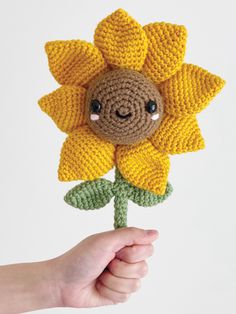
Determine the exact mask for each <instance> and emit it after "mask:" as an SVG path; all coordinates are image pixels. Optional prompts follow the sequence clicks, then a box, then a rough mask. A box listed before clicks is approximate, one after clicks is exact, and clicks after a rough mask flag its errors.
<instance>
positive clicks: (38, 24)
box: [0, 0, 236, 314]
mask: <svg viewBox="0 0 236 314" xmlns="http://www.w3.org/2000/svg"><path fill="white" fill-rule="evenodd" d="M234 3H235V1H233V0H232V1H229V0H225V1H217V0H214V1H206V0H204V1H200V0H198V1H189V0H178V1H170V0H169V1H168V0H164V1H157V0H153V1H151V0H142V1H141V0H140V1H137V0H136V1H132V0H130V1H127V0H126V1H105V0H97V1H92V0H85V1H80V0H77V1H72V0H64V1H59V0H51V1H50V0H40V1H39V0H38V1H32V0H28V1H26V0H21V1H12V0H11V1H10V0H7V1H3V0H1V1H0V6H1V7H0V38H1V48H0V86H1V91H0V174H1V175H0V188H1V195H0V263H1V264H7V263H16V262H26V261H37V260H43V259H48V258H51V257H54V256H57V255H58V254H61V253H63V252H64V251H65V250H67V249H69V248H70V247H72V246H74V245H75V244H76V243H77V242H79V241H80V240H81V239H83V238H84V237H86V236H87V235H90V234H92V233H95V232H101V231H104V230H108V229H111V228H112V224H113V205H112V203H110V204H109V205H107V206H106V207H105V208H103V209H101V210H99V211H96V212H83V211H79V210H78V211H77V210H75V209H73V208H72V207H69V206H68V205H66V204H65V203H64V201H63V196H64V194H65V193H66V192H67V191H68V189H69V188H71V187H72V186H74V185H75V183H74V182H73V183H60V182H59V181H58V180H57V166H58V161H59V153H60V149H61V145H62V143H63V140H64V139H65V134H63V133H62V132H60V131H59V130H58V129H57V128H56V126H55V125H54V123H53V122H52V121H51V120H50V119H49V118H48V117H47V116H46V115H45V114H43V113H42V112H41V111H40V109H39V107H38V105H37V100H38V99H39V98H40V97H41V96H43V95H44V94H47V93H49V92H51V91H52V90H54V89H56V88H57V87H58V85H57V83H56V82H55V80H54V79H53V77H52V76H51V74H50V73H49V71H48V65H47V58H46V54H45V53H44V43H45V42H46V41H50V40H56V39H76V38H80V39H84V40H87V41H92V40H93V32H94V29H95V27H96V25H97V23H98V22H99V21H100V20H101V19H102V18H104V17H105V16H106V15H108V14H110V13H111V12H113V11H114V10H116V9H118V8H120V7H122V8H124V9H125V10H127V11H128V12H129V14H130V15H132V16H133V17H134V18H136V20H137V21H139V23H141V24H142V25H145V24H148V23H150V22H154V21H165V22H170V23H177V24H184V25H185V26H186V27H187V29H188V34H189V36H188V45H187V54H186V61H187V62H191V63H194V64H197V65H199V66H202V67H204V68H206V69H208V70H209V71H210V72H212V73H215V74H218V75H220V76H222V77H223V78H224V79H225V80H226V81H227V84H226V86H225V88H224V90H223V91H222V93H221V94H220V95H218V96H217V97H216V98H215V100H214V101H213V102H212V103H211V105H210V106H209V107H208V108H207V109H206V110H205V111H204V112H202V113H201V114H200V115H199V123H200V126H201V129H202V133H203V135H204V137H205V139H206V145H207V148H206V149H205V150H204V151H200V152H197V153H189V154H185V155H179V156H173V157H172V158H171V161H172V167H171V173H170V182H171V183H172V185H173V186H174V193H173V195H172V196H171V198H170V199H169V200H167V201H166V202H165V203H164V204H162V205H160V206H155V207H150V208H141V207H138V206H136V205H134V204H132V203H130V204H129V225H133V226H138V227H143V228H157V229H158V230H159V232H160V239H159V240H158V241H157V242H156V244H155V248H156V250H155V254H154V256H153V257H152V258H151V259H150V260H149V266H150V271H149V274H148V276H147V277H146V278H145V279H144V280H143V285H142V288H141V289H140V290H139V291H138V292H137V293H136V294H134V295H133V296H132V298H131V299H130V300H129V301H128V303H125V304H121V305H116V306H113V307H104V308H97V309H89V310H88V309H86V310H85V309H80V310H76V309H49V310H42V311H38V313H77V312H78V313H94V314H95V313H101V314H106V313H121V312H125V313H131V312H132V313H137V314H141V313H142V314H143V313H144V311H145V312H148V313H149V314H154V313H160V314H235V313H236V304H235V294H236V270H235V265H236V253H235V240H236V226H235V221H236V215H235V211H236V206H235V197H236V193H235V177H236V171H235V162H236V149H235V142H236V132H235V124H236V119H235V116H236V109H235V108H236V97H235V83H236V66H235V65H236V64H235V62H236V61H235V60H236V47H235V30H236V22H235V20H236V19H235V7H234ZM107 177H108V178H110V179H113V172H110V173H109V175H108V176H107Z"/></svg>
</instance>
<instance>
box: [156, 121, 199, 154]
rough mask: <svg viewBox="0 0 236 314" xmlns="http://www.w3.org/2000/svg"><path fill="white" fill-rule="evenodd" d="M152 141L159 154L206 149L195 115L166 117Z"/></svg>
mask: <svg viewBox="0 0 236 314" xmlns="http://www.w3.org/2000/svg"><path fill="white" fill-rule="evenodd" d="M150 141H151V142H152V144H153V145H154V146H155V147H156V148H157V149H158V151H159V152H162V153H167V154H180V153H187V152H193V151H197V150H199V149H203V148H204V147H205V144H204V139H203V137H202V135H201V131H200V129H199V127H198V122H197V119H196V117H195V115H187V116H183V117H173V116H169V115H166V116H165V117H164V118H163V121H162V122H161V125H160V127H159V129H158V130H157V131H156V132H155V133H154V135H152V137H151V138H150Z"/></svg>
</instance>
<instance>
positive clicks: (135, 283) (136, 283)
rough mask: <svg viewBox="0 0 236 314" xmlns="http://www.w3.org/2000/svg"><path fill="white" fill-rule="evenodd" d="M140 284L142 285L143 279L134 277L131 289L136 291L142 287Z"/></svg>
mask: <svg viewBox="0 0 236 314" xmlns="http://www.w3.org/2000/svg"><path fill="white" fill-rule="evenodd" d="M140 286H141V281H140V280H139V279H134V280H133V283H132V287H131V289H132V291H133V292H135V291H137V290H138V289H139V288H140Z"/></svg>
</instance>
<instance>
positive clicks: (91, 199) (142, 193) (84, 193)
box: [64, 169, 173, 229]
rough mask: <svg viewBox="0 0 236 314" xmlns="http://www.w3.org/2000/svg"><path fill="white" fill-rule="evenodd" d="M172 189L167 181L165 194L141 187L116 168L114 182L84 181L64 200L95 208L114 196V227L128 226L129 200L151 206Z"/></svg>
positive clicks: (76, 206)
mask: <svg viewBox="0 0 236 314" xmlns="http://www.w3.org/2000/svg"><path fill="white" fill-rule="evenodd" d="M172 191H173V188H172V186H171V185H170V183H167V187H166V191H165V194H164V195H156V194H154V193H152V192H149V191H146V190H142V189H139V188H137V187H136V186H133V185H131V184H129V183H128V182H127V181H126V180H125V179H124V178H123V177H122V175H121V173H120V172H119V171H118V170H117V169H116V171H115V181H114V182H111V181H109V180H106V179H102V178H100V179H97V180H93V181H86V182H82V183H80V184H78V185H76V186H75V187H74V188H73V189H71V190H70V191H69V192H67V194H66V196H65V197H64V200H65V202H66V203H67V204H69V205H71V206H73V207H75V208H79V209H82V210H94V209H100V208H102V207H104V206H105V205H107V204H108V203H109V202H110V200H111V199H112V197H113V196H114V208H115V213H114V228H115V229H117V228H122V227H126V226H127V213H128V200H131V201H133V202H134V203H136V204H137V205H139V206H145V207H147V206H148V207H150V206H154V205H157V204H159V203H161V202H163V201H164V200H165V199H167V198H168V197H169V196H170V194H171V193H172Z"/></svg>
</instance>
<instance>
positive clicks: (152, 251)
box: [149, 244, 154, 256]
mask: <svg viewBox="0 0 236 314" xmlns="http://www.w3.org/2000/svg"><path fill="white" fill-rule="evenodd" d="M153 253H154V246H153V245H152V244H150V246H149V256H152V255H153Z"/></svg>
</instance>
